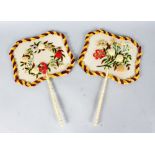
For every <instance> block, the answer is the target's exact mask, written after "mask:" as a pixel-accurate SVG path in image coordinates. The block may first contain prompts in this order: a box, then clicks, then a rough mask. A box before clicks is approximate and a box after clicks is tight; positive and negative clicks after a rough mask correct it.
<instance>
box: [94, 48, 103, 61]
mask: <svg viewBox="0 0 155 155" xmlns="http://www.w3.org/2000/svg"><path fill="white" fill-rule="evenodd" d="M93 56H94V58H95V59H101V58H104V57H105V51H104V50H96V51H95V53H94V54H93Z"/></svg>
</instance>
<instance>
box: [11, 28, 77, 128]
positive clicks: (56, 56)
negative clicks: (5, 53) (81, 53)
mask: <svg viewBox="0 0 155 155" xmlns="http://www.w3.org/2000/svg"><path fill="white" fill-rule="evenodd" d="M9 55H10V58H11V61H12V64H13V71H14V78H15V81H16V82H17V83H19V84H21V85H24V86H27V87H31V86H36V85H37V84H39V83H40V82H42V81H44V80H47V82H48V86H49V90H50V95H51V99H52V103H53V107H54V110H55V113H56V116H57V119H58V121H59V122H60V125H61V126H62V125H63V116H62V112H61V110H60V104H59V102H58V98H57V96H56V92H55V91H54V87H53V85H52V81H51V80H50V78H55V77H59V76H63V75H65V74H68V73H70V71H71V69H72V68H73V66H74V57H73V54H72V52H71V51H70V48H69V45H68V43H67V39H66V37H65V35H64V34H62V33H59V32H56V31H49V32H46V33H43V34H41V35H39V36H35V37H31V38H26V39H22V40H19V41H17V42H16V43H15V44H14V45H13V47H12V48H11V51H10V54H9Z"/></svg>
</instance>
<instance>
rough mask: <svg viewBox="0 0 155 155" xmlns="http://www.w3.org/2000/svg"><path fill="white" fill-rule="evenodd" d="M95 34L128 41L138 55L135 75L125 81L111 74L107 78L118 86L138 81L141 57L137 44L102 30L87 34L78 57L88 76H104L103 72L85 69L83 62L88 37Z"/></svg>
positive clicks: (128, 38) (127, 38) (139, 47)
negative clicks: (136, 49)
mask: <svg viewBox="0 0 155 155" xmlns="http://www.w3.org/2000/svg"><path fill="white" fill-rule="evenodd" d="M95 34H105V35H108V36H111V37H112V38H115V39H120V40H128V41H130V42H132V43H133V44H134V45H135V46H136V47H137V48H138V54H137V58H136V62H135V75H134V76H133V77H131V78H127V79H120V78H119V77H116V76H114V75H112V74H109V75H108V78H110V79H112V80H114V81H116V82H118V83H119V84H129V83H132V82H134V81H136V80H138V79H139V77H140V60H141V56H142V51H141V46H139V44H138V43H137V42H136V41H135V40H133V39H132V38H130V37H124V36H118V35H115V34H113V33H110V32H107V31H105V30H103V29H100V30H96V31H92V32H89V33H88V34H87V35H86V38H85V44H84V47H83V50H82V52H81V55H80V57H79V60H78V63H79V65H80V66H81V68H82V69H83V70H84V71H85V72H86V73H87V74H89V75H94V76H96V75H98V76H101V77H105V75H106V73H105V72H100V71H91V70H90V69H89V67H87V66H86V65H85V64H84V61H83V60H84V57H85V54H86V52H87V49H88V46H89V40H90V37H91V36H93V35H95Z"/></svg>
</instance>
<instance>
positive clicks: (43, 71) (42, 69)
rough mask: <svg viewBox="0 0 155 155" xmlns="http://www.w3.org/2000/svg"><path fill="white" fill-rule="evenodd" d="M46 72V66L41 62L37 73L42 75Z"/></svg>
mask: <svg viewBox="0 0 155 155" xmlns="http://www.w3.org/2000/svg"><path fill="white" fill-rule="evenodd" d="M47 70H48V66H47V64H46V63H45V62H41V63H40V65H39V71H40V72H41V73H42V74H46V72H47Z"/></svg>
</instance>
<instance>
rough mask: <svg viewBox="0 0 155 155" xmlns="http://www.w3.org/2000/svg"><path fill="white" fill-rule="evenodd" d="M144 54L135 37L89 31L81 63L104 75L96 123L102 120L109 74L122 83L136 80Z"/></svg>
mask: <svg viewBox="0 0 155 155" xmlns="http://www.w3.org/2000/svg"><path fill="white" fill-rule="evenodd" d="M141 55H142V52H141V47H140V46H139V44H138V43H137V42H136V41H135V40H133V39H132V38H129V37H123V36H117V35H115V34H112V33H109V32H106V31H105V30H96V31H94V32H90V33H88V34H87V35H86V38H85V44H84V47H83V51H82V52H81V55H80V57H79V60H78V63H79V65H80V66H81V68H82V69H83V70H84V71H85V72H86V73H87V74H89V75H94V76H96V75H98V76H101V77H105V79H104V81H103V83H102V86H101V90H100V94H99V99H98V105H97V109H96V113H95V118H94V125H95V126H96V125H97V124H98V123H99V119H100V113H101V109H102V104H103V102H102V101H103V98H104V93H105V89H106V85H107V80H108V78H110V79H112V80H114V81H116V82H118V83H120V84H129V83H132V82H134V81H136V80H137V79H138V78H139V71H140V58H141Z"/></svg>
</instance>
